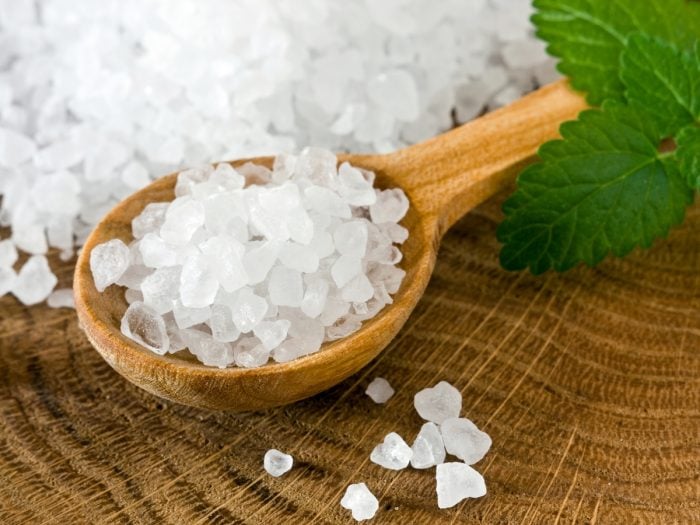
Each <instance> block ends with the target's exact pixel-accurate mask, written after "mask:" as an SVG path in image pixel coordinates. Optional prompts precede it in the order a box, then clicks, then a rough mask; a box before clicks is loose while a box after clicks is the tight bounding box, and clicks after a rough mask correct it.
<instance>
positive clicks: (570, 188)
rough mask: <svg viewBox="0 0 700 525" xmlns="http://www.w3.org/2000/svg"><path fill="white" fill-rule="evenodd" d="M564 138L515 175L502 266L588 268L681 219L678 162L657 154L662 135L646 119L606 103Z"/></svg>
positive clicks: (571, 125) (567, 128)
mask: <svg viewBox="0 0 700 525" xmlns="http://www.w3.org/2000/svg"><path fill="white" fill-rule="evenodd" d="M561 134H562V137H563V140H557V141H553V142H548V143H547V144H544V145H543V146H542V147H541V148H540V156H541V158H542V161H543V162H542V163H540V164H536V165H534V166H531V167H530V168H528V169H526V170H525V171H524V172H523V173H522V174H521V175H520V177H519V179H518V190H517V191H516V193H515V194H514V195H513V196H512V197H511V198H510V199H509V200H508V201H507V202H506V204H505V205H504V211H505V213H506V219H505V220H504V222H503V223H502V224H501V226H500V228H499V230H498V238H499V240H500V241H501V242H503V243H505V245H504V247H503V249H502V251H501V264H502V265H503V267H504V268H506V269H508V270H521V269H524V268H526V267H530V269H531V271H532V272H533V273H535V274H539V273H542V272H544V271H546V270H548V269H549V268H554V269H555V270H558V271H564V270H568V269H570V268H572V267H574V266H575V265H577V264H578V263H579V262H585V263H586V264H589V265H591V266H592V265H595V264H597V263H599V262H600V261H601V260H602V259H603V258H605V256H606V255H608V253H610V252H612V253H613V254H615V255H616V256H623V255H626V254H627V253H629V252H630V251H631V250H632V249H633V248H634V247H635V246H638V245H639V246H643V247H649V246H651V244H652V243H653V241H654V239H655V238H657V237H659V236H663V235H666V234H667V232H668V230H669V228H670V227H671V226H672V225H675V224H678V223H680V222H681V221H682V220H683V216H684V213H685V207H686V205H687V204H689V203H690V202H691V200H692V192H691V191H690V190H689V189H688V186H687V185H686V184H685V181H684V180H683V178H682V177H681V174H680V169H679V167H678V163H677V162H676V159H675V158H674V157H673V156H668V155H662V154H660V153H659V152H658V150H657V144H658V143H659V140H660V139H661V135H660V134H659V132H658V130H657V129H656V127H655V126H654V123H653V121H651V120H650V119H649V118H648V117H646V116H645V115H644V114H642V113H639V112H637V111H635V110H633V109H630V108H628V107H626V106H623V105H622V104H619V103H615V102H607V103H605V104H604V105H603V109H602V111H600V110H589V111H585V112H583V113H582V114H581V115H580V116H579V119H578V120H577V121H573V122H568V123H566V124H564V125H563V126H562V128H561Z"/></svg>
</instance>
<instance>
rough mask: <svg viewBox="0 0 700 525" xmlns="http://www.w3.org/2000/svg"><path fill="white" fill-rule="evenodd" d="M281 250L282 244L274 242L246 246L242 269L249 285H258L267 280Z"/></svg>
mask: <svg viewBox="0 0 700 525" xmlns="http://www.w3.org/2000/svg"><path fill="white" fill-rule="evenodd" d="M281 249H282V244H281V243H279V242H276V241H267V242H262V243H259V244H253V243H251V244H249V245H248V250H247V252H246V253H245V255H244V256H243V267H244V268H245V271H246V274H247V275H248V282H249V284H251V285H252V284H258V283H261V282H263V281H264V280H265V279H266V278H267V275H268V273H269V272H270V270H271V269H272V266H273V265H274V264H275V261H276V260H277V256H278V255H279V253H280V250H281Z"/></svg>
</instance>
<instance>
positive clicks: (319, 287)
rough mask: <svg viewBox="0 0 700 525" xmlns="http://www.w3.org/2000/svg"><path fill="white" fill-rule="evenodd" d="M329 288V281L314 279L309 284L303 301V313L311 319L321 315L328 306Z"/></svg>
mask: <svg viewBox="0 0 700 525" xmlns="http://www.w3.org/2000/svg"><path fill="white" fill-rule="evenodd" d="M328 288H329V286H328V281H326V280H325V279H322V278H318V279H314V280H313V281H311V282H310V283H308V284H307V285H306V289H305V290H304V297H303V298H302V300H301V311H302V312H304V314H306V315H307V316H308V317H311V318H314V317H318V316H319V315H321V312H323V308H324V307H325V305H326V297H327V296H328Z"/></svg>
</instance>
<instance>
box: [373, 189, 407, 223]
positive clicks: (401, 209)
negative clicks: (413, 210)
mask: <svg viewBox="0 0 700 525" xmlns="http://www.w3.org/2000/svg"><path fill="white" fill-rule="evenodd" d="M408 206H409V204H408V198H407V197H406V194H405V193H404V192H403V190H400V189H398V188H397V189H390V190H383V191H377V202H375V203H374V204H372V205H371V206H370V207H369V213H370V215H371V217H372V222H374V223H376V224H381V223H383V222H399V221H400V220H401V219H403V217H404V215H406V212H407V211H408Z"/></svg>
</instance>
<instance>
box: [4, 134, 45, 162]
mask: <svg viewBox="0 0 700 525" xmlns="http://www.w3.org/2000/svg"><path fill="white" fill-rule="evenodd" d="M35 152H36V145H35V144H34V141H32V140H31V139H30V138H28V137H26V136H25V135H22V134H21V133H17V132H16V131H13V130H11V129H7V128H0V166H4V167H6V168H14V167H17V166H19V165H20V164H22V163H23V162H26V161H28V160H30V159H31V158H32V156H33V155H34V153H35Z"/></svg>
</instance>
